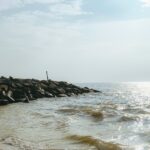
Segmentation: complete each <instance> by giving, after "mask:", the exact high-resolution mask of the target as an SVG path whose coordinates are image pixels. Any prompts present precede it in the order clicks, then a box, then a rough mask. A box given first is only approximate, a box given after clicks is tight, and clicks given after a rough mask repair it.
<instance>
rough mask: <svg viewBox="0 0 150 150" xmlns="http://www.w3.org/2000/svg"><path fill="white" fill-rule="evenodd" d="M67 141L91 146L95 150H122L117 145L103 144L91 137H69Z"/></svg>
mask: <svg viewBox="0 0 150 150" xmlns="http://www.w3.org/2000/svg"><path fill="white" fill-rule="evenodd" d="M67 139H69V140H74V141H77V142H79V143H81V144H86V145H89V146H93V147H95V148H96V149H97V150H122V148H121V145H119V144H114V143H111V142H104V141H102V140H99V139H95V138H93V137H91V136H80V135H71V136H68V137H67Z"/></svg>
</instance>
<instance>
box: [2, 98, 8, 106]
mask: <svg viewBox="0 0 150 150" xmlns="http://www.w3.org/2000/svg"><path fill="white" fill-rule="evenodd" d="M7 104H9V101H8V100H7V99H0V105H7Z"/></svg>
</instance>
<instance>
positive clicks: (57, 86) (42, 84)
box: [0, 77, 99, 105]
mask: <svg viewBox="0 0 150 150" xmlns="http://www.w3.org/2000/svg"><path fill="white" fill-rule="evenodd" d="M89 92H99V91H97V90H94V89H89V88H88V87H85V88H81V87H79V86H76V85H73V84H70V83H67V82H64V81H60V82H58V81H52V80H48V81H47V80H41V81H40V80H36V79H19V78H12V77H9V78H5V77H1V78H0V99H1V100H0V105H1V104H7V103H13V102H27V103H28V102H29V101H30V100H35V99H37V98H44V97H49V98H50V97H66V96H75V95H79V94H83V93H89Z"/></svg>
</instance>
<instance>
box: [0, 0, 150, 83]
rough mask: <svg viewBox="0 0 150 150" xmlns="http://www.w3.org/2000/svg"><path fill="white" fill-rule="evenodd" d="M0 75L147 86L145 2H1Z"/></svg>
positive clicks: (149, 9)
mask: <svg viewBox="0 0 150 150" xmlns="http://www.w3.org/2000/svg"><path fill="white" fill-rule="evenodd" d="M0 68H1V69H0V75H1V76H6V77H9V76H13V77H20V78H37V79H46V75H45V71H46V70H48V72H49V78H50V79H53V80H64V81H68V82H77V83H78V82H132V81H133V82H138V81H139V82H144V81H150V0H0Z"/></svg>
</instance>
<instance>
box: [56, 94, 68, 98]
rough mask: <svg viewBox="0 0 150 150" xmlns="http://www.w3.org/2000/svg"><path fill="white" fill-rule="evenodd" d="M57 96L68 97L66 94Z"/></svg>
mask: <svg viewBox="0 0 150 150" xmlns="http://www.w3.org/2000/svg"><path fill="white" fill-rule="evenodd" d="M57 96H58V97H67V95H66V94H58V95H57Z"/></svg>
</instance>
